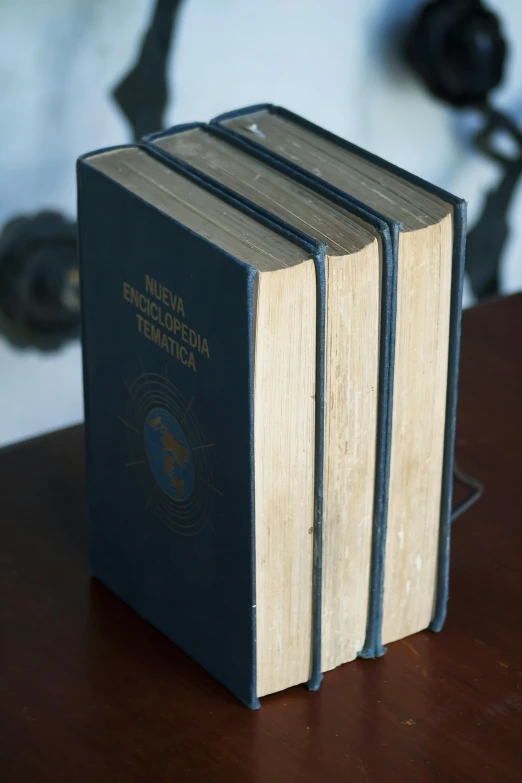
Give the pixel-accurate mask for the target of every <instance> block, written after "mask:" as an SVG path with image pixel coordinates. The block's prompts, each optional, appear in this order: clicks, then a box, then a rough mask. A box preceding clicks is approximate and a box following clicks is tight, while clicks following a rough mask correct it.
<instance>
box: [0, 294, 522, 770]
mask: <svg viewBox="0 0 522 783" xmlns="http://www.w3.org/2000/svg"><path fill="white" fill-rule="evenodd" d="M462 348H463V349H462V363H461V383H460V405H459V423H458V437H457V456H458V459H459V462H460V464H461V467H462V468H463V469H464V470H466V471H469V472H471V473H473V474H475V475H477V476H478V477H480V478H482V479H483V480H484V482H485V484H486V491H485V494H484V497H483V499H482V500H481V501H480V503H479V504H478V506H476V507H475V508H473V509H472V510H471V511H469V512H468V513H467V514H465V515H464V516H463V517H462V518H461V519H460V520H458V521H457V522H456V523H455V528H454V533H453V555H452V570H451V593H450V595H451V598H450V603H449V614H448V621H447V624H446V627H445V629H444V631H443V632H442V633H440V634H432V633H429V632H425V633H420V634H417V635H416V636H412V637H410V638H408V639H406V640H405V641H402V642H396V643H395V644H393V645H390V648H389V650H388V653H387V655H386V656H385V657H384V658H382V659H380V660H379V661H362V660H360V661H356V662H354V663H350V664H347V665H346V666H342V667H340V668H339V669H337V670H336V671H333V672H329V673H328V674H326V675H325V678H324V681H323V685H322V688H321V690H320V691H319V692H318V693H308V692H307V691H306V689H305V688H304V687H297V688H293V689H291V690H289V691H286V692H284V693H280V694H277V695H274V696H271V697H267V698H265V699H263V700H262V701H263V703H262V708H261V710H260V711H258V712H249V711H248V710H247V709H246V708H245V707H243V706H242V705H241V704H239V703H238V702H237V701H236V700H235V699H234V697H233V696H231V695H230V694H229V693H228V692H227V691H226V690H225V689H224V688H223V687H222V686H221V685H219V683H217V682H216V681H215V680H214V679H213V678H212V677H211V676H210V675H208V674H206V672H205V671H203V669H201V668H200V667H199V666H198V665H197V664H196V663H194V662H193V661H191V660H190V658H188V657H187V656H186V655H185V654H184V653H182V652H181V651H180V650H178V649H177V648H176V647H175V646H174V645H173V644H171V643H170V642H169V641H167V639H165V638H164V637H163V636H162V635H161V634H160V633H159V632H157V631H156V630H154V629H153V628H152V627H151V626H149V625H148V624H147V623H146V622H144V621H143V620H141V619H140V618H139V617H138V616H137V615H136V614H135V613H134V612H133V611H131V610H130V609H129V608H128V607H127V606H125V605H124V604H123V603H122V602H121V601H120V600H118V599H117V598H115V597H114V596H113V595H111V594H110V593H109V592H108V591H107V590H106V589H105V588H104V587H103V586H102V585H100V584H99V583H97V582H96V581H94V580H90V579H89V573H88V565H87V543H86V533H85V522H84V477H83V455H82V445H83V444H82V429H81V428H79V427H78V428H73V429H69V430H64V431H61V432H57V433H53V434H51V435H48V436H45V437H43V438H39V439H37V440H33V441H30V442H26V443H22V444H20V445H17V446H15V447H11V448H8V449H5V450H3V451H2V452H0V493H1V494H0V520H1V521H0V534H1V537H0V628H1V630H0V780H1V781H2V782H3V783H25V781H27V782H29V781H30V783H40V781H50V782H51V781H52V783H73V782H77V783H105V782H107V783H109V782H110V783H120V782H121V783H123V782H124V781H125V782H127V781H140V783H156V782H158V783H159V782H160V781H161V782H162V783H163V781H165V783H166V782H167V781H168V783H173V782H175V783H179V782H182V783H184V781H205V783H214V782H215V783H218V782H219V783H221V781H223V783H224V782H225V781H226V783H234V781H241V783H250V782H254V781H256V782H257V781H263V783H278V781H299V782H300V783H306V782H307V781H310V783H312V782H313V783H336V782H337V781H343V783H357V782H358V781H361V783H374V782H375V783H388V781H390V782H391V781H401V783H410V782H411V781H423V782H429V781H444V782H445V783H449V782H450V781H475V782H476V781H484V782H485V781H491V783H502V782H503V781H517V783H518V781H520V780H521V779H522V676H521V672H522V662H521V657H520V653H521V650H522V630H521V621H522V610H521V607H522V481H521V478H520V476H521V473H522V445H521V444H522V296H516V297H512V298H508V299H505V300H503V301H498V302H494V303H490V304H486V305H483V306H482V307H479V308H477V309H474V310H472V311H468V312H467V313H466V314H465V317H464V331H463V346H462ZM56 382H57V383H59V378H57V379H56Z"/></svg>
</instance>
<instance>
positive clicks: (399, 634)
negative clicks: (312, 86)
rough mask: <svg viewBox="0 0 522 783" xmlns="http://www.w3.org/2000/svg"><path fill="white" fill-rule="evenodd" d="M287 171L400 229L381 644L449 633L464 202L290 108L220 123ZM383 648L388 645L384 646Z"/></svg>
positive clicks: (263, 109) (251, 111)
mask: <svg viewBox="0 0 522 783" xmlns="http://www.w3.org/2000/svg"><path fill="white" fill-rule="evenodd" d="M213 122H214V123H215V124H217V125H219V126H220V127H221V128H222V129H223V131H224V132H226V133H229V134H231V135H233V136H234V137H235V138H236V139H242V140H243V143H244V144H245V145H246V147H248V148H250V149H251V150H252V151H254V150H257V151H259V150H263V151H264V152H265V153H268V154H269V155H270V156H272V157H273V159H274V160H275V161H277V163H278V165H280V166H284V167H285V168H288V169H292V170H294V171H296V172H299V173H300V174H301V175H303V176H306V177H307V178H308V179H309V181H310V182H314V183H315V184H322V185H323V186H326V187H328V188H329V189H330V191H331V192H332V193H336V194H337V195H340V196H344V197H346V198H348V199H352V200H354V201H355V202H356V203H358V204H359V205H364V206H365V207H366V208H367V209H369V210H371V211H373V212H374V214H376V215H378V216H380V217H387V218H388V219H389V220H391V221H394V222H395V225H396V227H397V229H398V230H397V231H396V232H394V234H393V235H394V238H395V240H394V241H395V253H396V257H397V262H398V273H397V317H396V333H395V344H394V349H393V352H394V369H393V413H392V417H391V456H390V473H389V487H388V512H387V521H386V529H387V533H386V541H385V543H384V538H383V539H382V544H383V550H384V546H385V552H384V551H383V552H382V560H383V563H384V573H383V579H382V584H383V591H382V596H381V606H380V609H379V611H378V613H377V615H376V616H375V622H376V623H377V624H379V623H380V622H381V617H382V626H381V628H382V634H380V635H381V636H382V641H383V643H385V644H386V643H388V642H392V641H394V640H396V639H400V638H403V637H404V636H407V635H409V634H411V633H415V632H416V631H419V630H421V629H423V628H425V627H426V626H430V627H431V628H432V629H433V630H440V628H441V627H442V625H443V623H444V618H445V614H446V604H447V597H448V569H449V545H450V522H451V494H452V477H453V458H454V440H455V414H456V395H457V370H458V355H459V341H460V320H461V300H462V280H463V266H464V242H465V219H466V214H465V203H464V202H463V201H462V200H461V199H458V198H456V197H454V196H452V195H451V194H449V193H447V192H445V191H442V190H441V189H439V188H436V187H434V186H432V185H430V184H429V183H427V182H424V181H422V180H421V179H419V178H418V177H414V176H413V175H411V174H408V173H407V172H405V171H403V170H401V169H399V168H397V167H396V166H393V165H391V164H389V163H387V162H386V161H383V160H381V159H379V158H377V157H376V156H374V155H371V154H369V153H367V152H366V151H364V150H362V149H360V148H358V147H356V146H355V145H353V144H350V143H349V142H347V141H344V140H342V139H340V138H338V137H336V136H334V135H333V134H331V133H328V132H327V131H325V130H323V129H322V128H319V127H317V126H316V125H313V124H312V123H310V122H308V121H307V120H304V119H303V118H301V117H299V116H297V115H295V114H293V113H292V112H289V111H287V110H285V109H282V108H280V107H275V106H271V105H263V106H254V107H250V108H246V109H242V110H239V111H236V112H231V113H229V114H226V115H223V116H221V117H218V118H217V119H216V120H214V121H213ZM375 647H376V648H377V647H378V644H376V645H375Z"/></svg>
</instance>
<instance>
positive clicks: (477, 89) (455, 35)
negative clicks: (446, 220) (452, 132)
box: [404, 0, 522, 299]
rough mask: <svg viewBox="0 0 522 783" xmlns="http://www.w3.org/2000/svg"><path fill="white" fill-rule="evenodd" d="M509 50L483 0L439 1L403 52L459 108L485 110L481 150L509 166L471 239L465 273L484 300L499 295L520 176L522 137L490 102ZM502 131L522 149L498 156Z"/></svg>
mask: <svg viewBox="0 0 522 783" xmlns="http://www.w3.org/2000/svg"><path fill="white" fill-rule="evenodd" d="M507 52H508V46H507V43H506V40H505V38H504V35H503V31H502V26H501V23H500V20H499V19H498V17H497V16H496V15H495V14H494V13H493V12H492V11H491V10H489V9H488V8H487V7H486V6H485V5H484V3H483V2H482V1H481V0H434V2H430V3H428V4H427V5H426V6H424V7H423V8H422V9H421V11H420V13H419V14H418V16H417V17H416V19H415V20H414V22H413V24H412V26H411V28H410V31H409V33H408V36H407V38H406V41H405V46H404V55H405V58H406V60H407V62H408V63H409V65H410V67H411V68H412V69H413V70H414V71H415V72H416V73H417V74H418V76H420V78H421V79H422V81H423V82H424V84H425V86H426V87H427V89H428V90H429V91H430V92H431V93H432V95H434V96H435V97H437V98H439V99H440V100H443V101H446V102H447V103H449V104H450V105H451V106H454V107H457V108H471V109H475V110H476V111H478V112H480V114H481V115H482V116H483V118H484V126H483V128H482V130H481V131H480V132H479V134H478V135H477V136H476V137H475V139H474V143H475V145H476V147H477V148H478V149H479V150H480V151H481V152H482V153H483V154H485V155H487V156H488V157H489V158H491V159H492V160H495V161H496V162H497V163H499V164H500V165H501V166H502V168H503V177H502V179H501V180H500V182H499V184H498V185H497V186H496V187H495V188H493V189H492V190H490V191H489V192H488V194H487V197H486V200H485V203H484V207H483V209H482V214H481V215H480V217H479V219H478V221H477V223H476V224H475V226H474V227H473V229H472V230H471V231H470V232H469V234H468V240H467V253H466V272H467V274H468V276H469V279H470V283H471V288H472V290H473V293H474V294H475V296H476V297H477V298H478V299H485V298H487V297H490V296H494V295H496V294H498V291H499V267H500V261H501V257H502V251H503V248H504V245H505V243H506V240H507V238H508V234H509V228H508V220H507V214H508V210H509V206H510V203H511V198H512V196H513V193H514V192H515V189H516V187H517V185H518V182H519V178H520V175H521V173H522V132H521V131H520V129H519V128H518V127H517V125H516V123H515V122H514V121H513V120H511V119H510V118H509V117H508V116H507V115H505V114H503V113H502V112H501V111H499V110H498V109H495V108H494V107H493V106H492V104H491V102H490V93H491V92H492V90H494V89H495V88H496V87H498V85H499V84H500V83H501V81H502V78H503V75H504V66H505V61H506V56H507ZM499 132H502V133H503V134H505V135H508V136H509V137H510V138H511V141H513V142H514V143H515V147H516V149H517V150H518V152H517V154H516V155H515V156H514V157H512V158H508V157H506V156H503V155H501V154H500V153H499V152H497V150H496V148H495V136H496V135H497V134H498V133H499Z"/></svg>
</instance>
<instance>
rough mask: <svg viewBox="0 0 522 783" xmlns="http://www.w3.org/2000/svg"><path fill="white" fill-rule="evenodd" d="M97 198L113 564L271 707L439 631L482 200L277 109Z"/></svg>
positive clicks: (161, 144)
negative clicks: (467, 300)
mask: <svg viewBox="0 0 522 783" xmlns="http://www.w3.org/2000/svg"><path fill="white" fill-rule="evenodd" d="M78 190H79V231H80V243H79V244H80V263H81V280H82V297H83V299H82V301H83V322H84V323H83V355H84V379H85V407H86V449H87V479H88V519H89V533H90V555H91V565H92V572H93V574H94V575H95V576H96V577H98V578H99V579H101V580H102V581H103V582H104V583H105V584H106V585H107V586H108V587H109V588H110V589H111V590H113V591H114V592H115V593H116V594H117V595H119V596H121V598H123V599H124V600H125V601H127V602H128V603H129V604H130V605H131V606H132V607H134V608H135V609H136V610H137V611H138V612H139V613H140V614H141V615H142V616H143V617H145V618H146V619H147V620H149V621H150V622H151V623H153V624H154V625H155V626H156V627H157V628H159V629H160V630H161V631H163V633H165V634H166V635H167V636H168V637H170V638H171V639H172V640H173V641H174V642H175V643H176V644H178V645H179V646H180V647H182V648H183V649H184V650H185V651H186V652H187V653H188V654H189V655H191V656H192V657H193V658H194V659H196V660H197V661H198V662H199V663H201V664H202V665H203V666H204V667H205V668H206V669H207V670H208V671H209V672H211V673H212V674H213V675H214V676H215V677H217V678H218V679H219V680H220V681H221V682H222V683H223V684H224V685H225V686H227V687H228V688H229V689H230V690H231V691H232V692H233V693H235V694H236V695H237V696H238V697H239V698H240V699H241V700H242V701H243V702H245V703H246V704H247V705H248V706H250V707H257V706H259V701H258V699H259V697H261V696H264V695H266V694H270V693H273V692H276V691H280V690H283V689H285V688H288V687H290V686H293V685H297V684H299V683H307V685H308V687H309V688H310V689H312V690H314V689H317V688H318V687H319V684H320V681H321V678H322V673H323V672H325V671H328V670H331V669H333V668H334V667H337V666H339V665H341V664H344V663H347V662H348V661H351V660H353V659H354V658H356V657H357V656H362V657H366V658H373V657H376V656H379V655H382V653H383V652H384V647H383V645H386V644H388V643H391V642H394V641H395V640H397V639H401V638H403V637H405V636H408V635H409V634H413V633H415V632H417V631H420V630H422V629H424V628H427V627H430V628H432V629H433V630H439V629H440V628H441V627H442V624H443V622H444V617H445V612H446V602H447V593H448V561H449V525H450V515H451V506H450V503H451V489H452V474H453V450H454V436H455V407H456V385H457V365H458V349H459V330H460V314H461V293H462V276H463V243H464V236H465V204H464V202H463V201H462V200H460V199H458V198H455V197H454V196H452V195H450V194H449V193H446V192H444V191H442V190H440V189H438V188H436V187H433V186H431V185H429V184H428V183H426V182H423V181H422V180H420V179H418V178H417V177H415V176H412V175H411V174H408V173H406V172H405V171H402V170H401V169H398V168H397V167H396V166H393V165H391V164H389V163H387V162H385V161H383V160H381V159H379V158H377V157H375V156H374V155H371V154H369V153H367V152H365V151H363V150H362V149H360V148H358V147H356V146H354V145H353V144H350V143H348V142H346V141H344V140H342V139H339V138H337V137H336V136H334V135H332V134H331V133H328V132H327V131H325V130H323V129H321V128H319V127H317V126H315V125H313V124H312V123H310V122H308V121H306V120H304V119H302V118H301V117H298V116H296V115H295V114H293V113H291V112H289V111H287V110H285V109H282V108H278V107H274V106H271V105H263V106H255V107H250V108H247V109H243V110H240V111H236V112H233V113H231V114H227V115H224V116H221V117H218V118H217V119H216V120H213V121H212V123H211V124H210V125H205V124H192V125H184V126H179V127H176V128H172V129H170V130H168V131H165V132H161V133H158V134H155V135H153V136H150V137H147V138H146V139H144V140H143V141H142V142H141V143H140V144H139V145H130V146H123V147H114V148H111V149H107V150H102V151H98V152H95V153H91V154H89V155H86V156H84V157H83V158H81V159H80V161H79V162H78Z"/></svg>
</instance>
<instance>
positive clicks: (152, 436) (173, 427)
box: [143, 408, 195, 501]
mask: <svg viewBox="0 0 522 783" xmlns="http://www.w3.org/2000/svg"><path fill="white" fill-rule="evenodd" d="M143 437H144V441H145V453H146V455H147V461H148V463H149V465H150V469H151V471H152V473H153V475H154V478H155V479H156V481H157V482H158V484H159V486H160V487H161V489H162V490H163V492H164V493H165V494H166V495H167V496H168V497H169V498H171V499H172V500H178V501H182V500H187V498H189V497H190V495H191V493H192V490H193V488H194V479H195V469H194V459H193V456H192V451H191V448H190V444H189V440H188V438H187V436H186V435H185V433H184V431H183V429H182V427H181V425H180V423H179V422H178V421H177V419H176V418H175V417H174V416H173V415H172V414H171V413H169V411H166V410H165V409H164V408H153V409H152V410H150V411H149V412H148V413H147V415H146V417H145V421H144V424H143Z"/></svg>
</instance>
